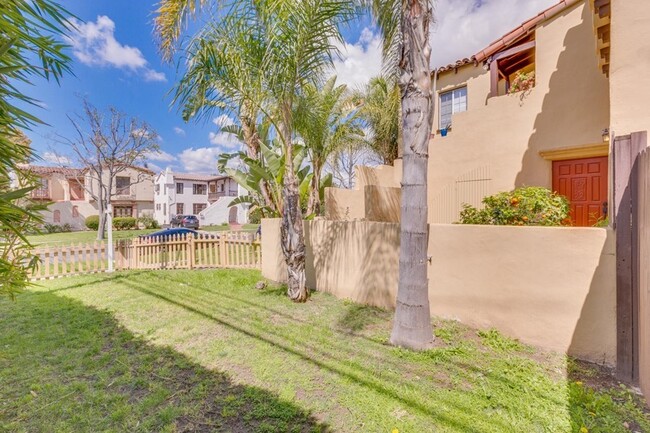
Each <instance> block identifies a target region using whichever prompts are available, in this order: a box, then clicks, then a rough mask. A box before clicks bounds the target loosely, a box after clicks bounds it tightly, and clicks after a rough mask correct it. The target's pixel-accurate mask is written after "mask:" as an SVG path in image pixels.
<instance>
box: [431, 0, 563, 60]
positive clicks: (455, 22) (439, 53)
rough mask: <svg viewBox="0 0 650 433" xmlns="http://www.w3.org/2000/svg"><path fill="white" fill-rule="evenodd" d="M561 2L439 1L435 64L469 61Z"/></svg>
mask: <svg viewBox="0 0 650 433" xmlns="http://www.w3.org/2000/svg"><path fill="white" fill-rule="evenodd" d="M555 3H557V0H438V1H437V3H436V7H435V11H434V13H435V18H436V23H435V24H434V25H433V26H432V32H431V33H432V34H431V48H432V51H431V64H432V65H433V66H444V65H447V64H449V63H454V62H455V61H456V60H458V59H462V58H466V57H467V58H469V57H471V56H473V55H474V54H476V53H477V52H478V51H480V50H482V49H483V48H485V47H486V46H488V45H489V44H490V43H491V42H493V41H494V40H496V39H498V38H500V37H501V36H503V35H504V34H506V33H507V32H509V31H510V30H512V29H513V28H515V27H517V26H518V25H520V24H521V23H522V22H524V21H526V20H527V19H529V18H532V17H534V16H535V15H537V14H538V13H539V12H541V11H542V10H544V9H546V8H547V7H549V6H552V5H553V4H555Z"/></svg>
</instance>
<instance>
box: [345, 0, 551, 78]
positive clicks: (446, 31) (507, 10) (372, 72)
mask: <svg viewBox="0 0 650 433" xmlns="http://www.w3.org/2000/svg"><path fill="white" fill-rule="evenodd" d="M555 3H557V0H437V2H436V6H435V10H434V14H435V18H436V23H435V24H434V25H432V31H431V47H432V52H431V65H432V66H444V65H447V64H449V63H453V62H455V61H456V60H458V59H462V58H465V57H468V58H469V57H471V56H473V55H474V54H476V52H478V51H479V50H481V49H483V48H485V47H486V46H487V45H489V44H490V43H491V42H492V41H494V40H496V39H498V38H500V37H501V36H503V35H504V34H505V33H507V32H509V31H510V30H512V29H513V28H515V27H516V26H518V25H519V24H521V23H522V22H524V21H526V20H527V19H529V18H532V17H534V16H535V15H537V14H538V13H539V12H541V11H542V10H544V9H546V8H548V7H549V6H552V5H553V4H555ZM337 46H338V48H339V50H340V51H341V59H336V60H335V61H334V73H335V74H336V75H337V76H338V80H337V81H338V82H339V83H341V84H347V85H348V86H350V87H352V88H354V87H356V86H359V85H363V84H365V83H367V82H368V80H369V79H370V78H372V77H374V76H376V75H379V74H380V73H381V66H382V62H381V59H382V44H381V38H380V37H379V33H378V32H377V31H373V30H372V29H370V28H364V29H363V30H362V32H361V34H360V36H359V39H358V40H357V41H356V42H352V43H350V42H346V43H345V44H343V45H341V44H337Z"/></svg>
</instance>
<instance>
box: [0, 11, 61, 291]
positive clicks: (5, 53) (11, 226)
mask: <svg viewBox="0 0 650 433" xmlns="http://www.w3.org/2000/svg"><path fill="white" fill-rule="evenodd" d="M1 9H2V13H1V14H0V29H2V31H0V232H1V235H0V281H1V283H0V295H5V296H9V297H11V298H13V297H14V296H15V294H16V293H17V292H19V291H20V290H21V289H22V288H24V287H25V286H26V285H27V284H28V279H27V276H28V270H29V268H30V267H33V266H35V265H36V263H37V262H38V258H37V257H35V256H33V255H32V254H31V246H30V245H29V242H28V241H27V239H26V238H25V234H26V233H27V232H29V231H34V230H37V229H38V227H39V225H40V224H41V223H42V218H41V217H40V215H39V214H38V213H37V212H36V211H37V210H39V208H37V207H34V205H33V204H32V203H30V201H29V200H28V197H29V192H30V191H31V190H32V189H34V187H35V180H34V179H31V178H30V177H29V176H28V175H27V174H26V173H25V172H24V171H23V170H21V169H20V167H19V164H20V163H23V162H26V161H27V160H29V159H30V158H32V157H33V156H34V153H33V151H32V150H31V149H30V147H29V140H28V139H26V137H25V136H24V134H23V133H22V131H21V130H22V129H29V128H30V127H31V126H33V125H34V124H36V123H40V121H39V119H38V118H37V117H35V116H34V115H33V114H30V113H29V112H28V111H25V108H24V107H25V106H27V107H30V106H34V105H36V104H35V102H36V101H35V100H34V99H32V98H31V97H29V96H28V95H26V94H25V93H23V92H22V91H21V90H20V89H19V86H16V84H17V83H28V84H31V83H32V82H33V80H34V78H36V77H39V76H40V77H42V78H45V79H55V80H57V81H58V80H59V78H61V76H62V75H63V74H64V73H65V72H67V71H68V70H69V66H68V65H69V62H70V58H69V57H68V56H66V55H65V53H63V48H64V47H65V45H64V44H62V43H60V42H57V40H56V39H55V37H54V36H61V35H62V34H63V32H64V31H65V30H66V28H67V18H68V17H69V16H70V13H69V12H67V11H66V10H65V9H63V8H62V7H61V6H60V5H58V4H56V3H53V2H50V1H48V0H33V1H31V2H26V1H20V0H8V1H5V2H3V4H2V7H1ZM16 101H20V102H22V103H23V107H18V106H17V105H16V104H15V102H16ZM12 175H15V176H16V177H17V179H16V181H17V183H18V184H19V185H22V187H19V188H17V189H16V188H14V187H13V186H12V185H10V182H9V179H10V177H11V176H12Z"/></svg>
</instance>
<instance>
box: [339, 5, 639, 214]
mask: <svg viewBox="0 0 650 433" xmlns="http://www.w3.org/2000/svg"><path fill="white" fill-rule="evenodd" d="M641 1H642V0H625V1H623V0H611V2H610V0H596V1H594V0H563V1H561V2H560V3H558V4H556V5H555V6H553V7H551V8H549V9H547V10H545V11H543V12H541V13H540V14H539V15H537V16H536V17H534V18H532V19H530V20H528V21H526V22H524V23H522V24H521V25H520V26H518V27H517V28H515V29H513V30H512V31H511V32H509V33H508V34H506V35H505V36H503V37H501V38H499V39H497V40H496V41H495V42H493V43H492V44H490V45H489V46H487V47H486V48H484V49H483V50H481V51H480V52H478V53H477V54H475V55H474V56H471V57H469V58H465V59H462V60H459V61H457V62H456V63H455V64H453V65H447V66H444V67H441V68H437V70H435V72H433V74H432V75H433V77H434V83H435V103H434V105H435V117H434V121H433V128H432V138H431V141H430V144H429V182H428V195H429V196H428V203H429V221H430V222H431V223H450V222H455V221H457V220H458V218H459V213H460V210H461V209H462V204H463V203H468V204H471V205H474V206H480V205H481V200H482V199H483V197H485V196H487V195H491V194H494V193H497V192H500V191H508V190H512V189H514V188H516V187H521V186H543V187H547V188H550V189H553V190H555V191H557V192H559V193H561V194H563V195H566V196H567V197H568V198H569V200H570V202H571V210H572V217H573V221H574V223H575V224H576V225H580V226H591V225H593V224H594V223H595V222H596V221H597V220H598V219H599V218H604V217H606V216H607V213H608V210H609V202H610V198H609V190H610V181H611V176H610V170H609V166H610V161H609V159H610V158H609V155H610V143H609V130H610V128H611V129H612V130H613V128H615V127H616V128H618V129H617V130H614V132H616V134H617V135H618V136H620V135H625V134H630V133H632V132H636V131H641V130H648V129H650V114H648V109H647V100H648V98H647V96H649V95H648V93H650V90H649V89H650V79H648V78H647V76H648V74H646V72H644V71H647V70H648V67H650V56H648V55H647V53H649V52H650V31H649V30H648V29H650V18H649V17H648V15H649V14H648V12H647V11H646V10H647V8H646V6H647V5H645V3H643V4H642V3H641ZM617 11H618V15H617ZM634 11H642V13H640V15H639V14H638V13H637V14H635V12H634ZM610 17H613V19H610ZM631 29H635V30H631ZM635 32H636V37H635ZM617 42H618V43H619V44H620V45H616V44H617ZM522 74H525V75H523V76H524V77H527V78H528V79H531V77H534V83H533V86H532V88H530V89H529V90H527V91H524V92H513V91H512V90H511V89H513V87H514V88H516V86H517V81H518V80H517V77H518V76H519V77H521V76H522ZM635 74H636V75H635ZM637 87H639V90H638V92H636V93H635V91H634V90H635V89H637ZM449 125H451V128H448V126H449ZM399 162H401V161H399V160H398V164H396V165H395V167H394V168H393V167H385V168H382V170H383V174H382V176H380V178H382V179H389V180H391V182H392V184H391V183H390V182H389V183H386V182H385V181H384V182H383V183H381V182H379V183H373V182H372V181H370V182H369V181H368V179H370V180H372V177H373V176H365V179H366V182H365V183H364V184H362V185H360V186H359V188H358V189H357V190H352V192H350V191H346V192H343V191H340V190H330V191H328V193H327V200H328V204H327V206H330V207H332V209H328V212H327V214H328V217H330V218H332V219H340V215H342V214H345V212H346V209H356V210H355V212H353V213H355V214H357V213H359V212H361V210H360V209H359V206H358V205H356V204H358V203H364V202H365V203H366V208H365V209H364V210H363V212H361V213H362V214H363V215H361V216H360V217H358V218H359V219H367V220H375V221H378V220H379V221H391V220H394V217H393V216H394V215H399V212H396V211H395V210H394V209H393V210H390V209H389V210H388V211H387V210H386V209H384V210H382V211H381V212H375V211H376V209H375V208H377V207H380V208H381V207H382V206H383V207H384V208H386V207H391V206H399V199H397V200H395V191H396V189H398V188H399V180H400V179H401V164H400V163H399ZM391 170H394V171H396V173H390V171H391ZM375 177H377V176H375ZM369 186H374V187H375V189H377V188H378V189H379V190H380V192H381V190H382V189H387V190H393V192H392V193H390V191H383V193H382V194H380V195H384V196H387V197H388V198H389V199H390V200H391V201H390V202H387V201H385V200H384V201H383V202H381V203H379V202H377V201H376V200H375V201H374V202H373V200H372V198H373V196H372V195H371V193H372V194H374V197H378V195H377V194H378V192H377V191H372V190H369V189H368V187H369ZM355 194H356V196H354V195H355ZM369 202H372V205H371V206H368V205H367V204H368V203H369ZM355 206H356V208H355ZM373 212H374V215H373ZM349 213H350V212H348V214H349ZM377 215H378V216H377ZM397 218H398V217H397Z"/></svg>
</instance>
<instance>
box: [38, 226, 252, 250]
mask: <svg viewBox="0 0 650 433" xmlns="http://www.w3.org/2000/svg"><path fill="white" fill-rule="evenodd" d="M258 226H259V225H258V224H245V225H243V226H242V228H241V229H242V230H244V231H255V230H257V227H258ZM158 230H161V229H151V230H120V231H117V230H114V231H113V239H115V240H117V239H132V238H135V237H138V236H140V235H145V234H147V233H152V232H155V231H158ZM201 230H205V231H225V230H230V226H205V227H201ZM95 239H97V232H95V231H91V230H87V231H80V232H69V233H50V234H42V235H33V236H27V240H29V242H30V243H31V244H32V245H34V246H35V247H46V246H65V245H72V244H75V245H77V244H79V243H83V244H86V243H92V242H95Z"/></svg>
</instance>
